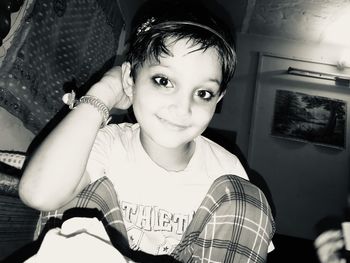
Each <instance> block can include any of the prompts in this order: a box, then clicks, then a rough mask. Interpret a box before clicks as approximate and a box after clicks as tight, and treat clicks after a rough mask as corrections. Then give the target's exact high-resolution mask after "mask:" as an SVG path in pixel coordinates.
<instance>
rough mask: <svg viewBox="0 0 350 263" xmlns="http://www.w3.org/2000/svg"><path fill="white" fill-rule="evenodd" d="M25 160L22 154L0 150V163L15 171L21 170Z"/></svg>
mask: <svg viewBox="0 0 350 263" xmlns="http://www.w3.org/2000/svg"><path fill="white" fill-rule="evenodd" d="M25 159H26V154H25V153H24V152H17V151H1V150H0V161H1V162H3V163H6V164H7V165H10V166H12V167H15V168H17V169H22V167H23V164H24V161H25Z"/></svg>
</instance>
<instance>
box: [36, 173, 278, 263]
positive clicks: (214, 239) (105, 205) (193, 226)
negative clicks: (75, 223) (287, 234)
mask: <svg viewBox="0 0 350 263" xmlns="http://www.w3.org/2000/svg"><path fill="white" fill-rule="evenodd" d="M74 216H80V217H81V216H86V217H93V216H95V217H97V218H99V219H100V220H101V221H102V222H103V224H104V226H105V228H106V230H107V233H108V235H109V237H110V239H111V242H112V244H113V245H114V246H115V247H116V248H117V249H118V250H119V251H120V252H121V253H122V254H124V255H125V256H126V257H127V258H130V259H132V260H133V261H135V262H152V263H155V262H203V263H214V262H220V263H223V262H240V263H244V262H265V260H266V257H267V251H268V245H269V243H270V241H271V239H272V236H273V234H274V231H275V225H274V220H273V217H272V215H271V211H270V207H269V205H268V202H267V200H266V198H265V196H264V194H263V193H262V191H261V190H260V189H259V188H257V187H256V186H254V185H253V184H251V183H250V182H249V181H246V180H244V179H242V178H240V177H237V176H232V175H229V176H221V177H220V178H218V179H217V180H216V181H215V182H214V183H213V185H212V186H211V188H210V189H209V191H208V193H207V195H206V197H205V198H204V200H203V202H202V204H201V206H200V207H199V209H198V210H197V212H196V214H195V216H194V218H193V220H192V221H191V223H190V225H189V226H188V228H187V229H186V232H185V233H184V235H183V238H182V240H181V242H180V243H179V244H178V246H177V247H176V249H175V250H174V251H173V253H172V255H171V256H167V255H165V256H153V255H149V254H146V253H144V252H142V251H133V250H131V249H130V247H129V244H128V239H127V233H126V229H125V226H124V223H123V218H122V214H121V211H120V208H119V204H118V199H117V195H116V193H115V190H114V187H113V185H112V183H111V182H110V181H109V179H108V178H106V177H103V178H101V179H99V180H97V181H96V182H94V183H93V184H91V185H89V186H87V187H86V188H85V189H84V190H83V191H82V192H81V193H80V194H79V195H78V196H77V197H76V198H75V199H73V200H72V201H71V202H70V203H68V204H67V205H65V206H64V207H62V208H61V209H59V210H56V211H52V212H42V213H41V216H40V219H39V222H38V226H37V231H36V236H35V238H37V237H39V233H40V238H42V237H43V236H44V235H45V233H46V232H47V231H48V230H49V229H51V228H53V227H60V226H61V224H62V222H63V221H64V220H66V219H68V218H71V217H74ZM40 238H39V239H40ZM101 259H103V255H101Z"/></svg>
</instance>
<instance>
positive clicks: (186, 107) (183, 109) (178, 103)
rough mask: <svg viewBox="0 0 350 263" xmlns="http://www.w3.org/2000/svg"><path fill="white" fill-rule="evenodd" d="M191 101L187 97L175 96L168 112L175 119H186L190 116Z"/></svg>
mask: <svg viewBox="0 0 350 263" xmlns="http://www.w3.org/2000/svg"><path fill="white" fill-rule="evenodd" d="M191 103H192V99H191V98H189V97H187V96H181V95H180V96H176V98H175V99H174V100H173V103H172V104H171V105H170V110H171V112H172V113H173V114H176V116H177V117H188V116H189V115H191V113H192V112H191Z"/></svg>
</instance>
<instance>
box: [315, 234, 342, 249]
mask: <svg viewBox="0 0 350 263" xmlns="http://www.w3.org/2000/svg"><path fill="white" fill-rule="evenodd" d="M342 238H343V235H342V232H341V230H328V231H326V232H323V233H322V234H321V235H319V236H318V237H317V238H316V240H315V242H314V245H315V247H316V248H318V247H320V246H322V245H323V244H324V243H327V242H330V241H332V240H339V239H342Z"/></svg>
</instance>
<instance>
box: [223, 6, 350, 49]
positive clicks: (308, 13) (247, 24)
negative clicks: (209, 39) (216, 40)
mask: <svg viewBox="0 0 350 263" xmlns="http://www.w3.org/2000/svg"><path fill="white" fill-rule="evenodd" d="M217 2H218V3H219V4H220V5H222V6H223V7H224V9H225V10H227V11H228V12H229V13H230V14H231V17H232V19H233V21H234V23H235V25H236V29H237V31H239V32H241V33H246V34H256V35H263V36H268V37H274V38H282V39H289V40H296V41H304V42H315V43H332V44H337V45H342V46H348V47H349V48H350V37H349V35H350V34H349V33H348V29H349V26H350V1H349V0H217Z"/></svg>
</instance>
